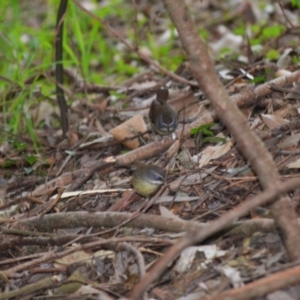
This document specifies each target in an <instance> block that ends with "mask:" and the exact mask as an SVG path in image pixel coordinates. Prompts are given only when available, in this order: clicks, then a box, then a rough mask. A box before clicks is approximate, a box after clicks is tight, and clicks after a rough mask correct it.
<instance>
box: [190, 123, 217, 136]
mask: <svg viewBox="0 0 300 300" xmlns="http://www.w3.org/2000/svg"><path fill="white" fill-rule="evenodd" d="M215 125H216V124H215V123H207V124H203V125H201V126H199V127H195V128H192V129H191V131H190V134H191V135H196V134H199V133H202V134H203V135H209V136H214V133H213V132H212V131H211V130H210V128H212V127H213V126H215Z"/></svg>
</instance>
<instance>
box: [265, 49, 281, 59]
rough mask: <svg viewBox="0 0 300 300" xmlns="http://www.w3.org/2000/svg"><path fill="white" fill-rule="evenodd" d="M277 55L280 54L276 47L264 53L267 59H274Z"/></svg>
mask: <svg viewBox="0 0 300 300" xmlns="http://www.w3.org/2000/svg"><path fill="white" fill-rule="evenodd" d="M279 56H280V54H279V51H278V50H276V49H270V50H269V51H268V52H267V54H266V57H267V58H268V59H269V60H276V59H278V57H279Z"/></svg>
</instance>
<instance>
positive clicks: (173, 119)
mask: <svg viewBox="0 0 300 300" xmlns="http://www.w3.org/2000/svg"><path fill="white" fill-rule="evenodd" d="M168 96H169V91H168V90H167V89H159V90H157V92H156V99H155V100H153V102H152V103H151V106H150V110H149V120H150V124H151V128H152V130H153V131H154V132H156V133H157V134H159V135H169V134H171V133H172V132H174V131H175V130H176V128H177V126H178V115H177V112H176V111H175V110H174V108H173V107H172V106H170V105H169V104H168V103H167V99H168Z"/></svg>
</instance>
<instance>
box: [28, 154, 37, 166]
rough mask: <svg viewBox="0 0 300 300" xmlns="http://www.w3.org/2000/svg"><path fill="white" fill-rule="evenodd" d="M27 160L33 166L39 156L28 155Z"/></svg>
mask: <svg viewBox="0 0 300 300" xmlns="http://www.w3.org/2000/svg"><path fill="white" fill-rule="evenodd" d="M26 161H27V162H28V163H29V164H30V165H31V166H32V165H33V164H34V163H35V162H36V161H37V157H36V156H35V155H26Z"/></svg>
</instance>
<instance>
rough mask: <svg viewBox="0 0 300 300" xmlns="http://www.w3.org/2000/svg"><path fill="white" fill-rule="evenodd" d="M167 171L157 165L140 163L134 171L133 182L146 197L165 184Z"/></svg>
mask: <svg viewBox="0 0 300 300" xmlns="http://www.w3.org/2000/svg"><path fill="white" fill-rule="evenodd" d="M165 177H166V174H165V171H164V170H163V169H162V168H160V167H158V166H156V165H140V166H138V167H137V168H136V170H135V171H134V173H133V176H132V179H131V184H132V186H133V188H134V190H135V191H136V192H137V193H138V194H140V195H141V196H144V197H147V198H148V197H151V196H152V195H154V194H155V193H156V192H157V191H158V189H159V188H160V187H161V186H162V185H163V183H164V181H165Z"/></svg>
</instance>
